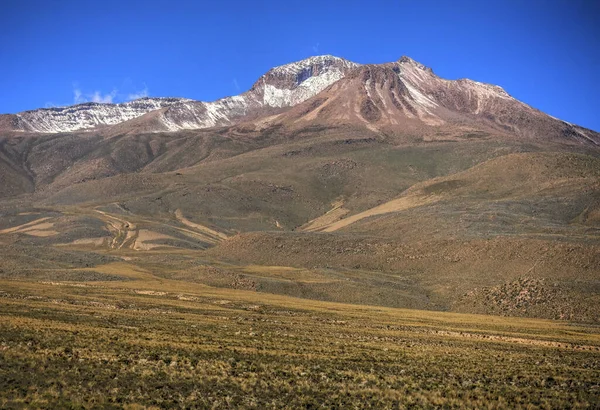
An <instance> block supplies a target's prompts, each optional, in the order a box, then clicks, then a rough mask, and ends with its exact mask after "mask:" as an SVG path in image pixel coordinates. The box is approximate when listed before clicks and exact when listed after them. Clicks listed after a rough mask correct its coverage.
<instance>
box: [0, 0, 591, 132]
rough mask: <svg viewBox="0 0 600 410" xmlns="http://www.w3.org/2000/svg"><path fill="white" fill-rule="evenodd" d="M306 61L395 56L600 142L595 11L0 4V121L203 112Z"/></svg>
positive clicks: (568, 6)
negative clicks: (120, 112)
mask: <svg viewBox="0 0 600 410" xmlns="http://www.w3.org/2000/svg"><path fill="white" fill-rule="evenodd" d="M316 54H333V55H337V56H340V57H345V58H347V59H350V60H353V61H356V62H359V63H383V62H388V61H395V60H397V59H398V58H399V57H400V56H402V55H408V56H410V57H412V58H414V59H415V60H417V61H420V62H422V63H423V64H426V65H428V66H430V67H432V68H433V70H434V71H435V72H436V73H437V74H438V75H441V76H442V77H445V78H450V79H456V78H463V77H467V78H471V79H474V80H478V81H484V82H489V83H493V84H498V85H500V86H502V87H504V88H505V89H506V90H507V91H508V92H509V93H510V94H512V95H513V96H514V97H516V98H518V99H520V100H522V101H524V102H526V103H528V104H530V105H532V106H534V107H536V108H539V109H541V110H543V111H545V112H547V113H549V114H551V115H553V116H556V117H559V118H561V119H564V120H566V121H569V122H574V123H577V124H580V125H583V126H586V127H589V128H592V129H595V130H597V131H600V104H599V96H600V1H598V0H587V1H584V0H504V1H492V0H490V1H486V0H479V1H466V0H453V1H443V0H438V1H436V0H433V1H415V0H413V1H403V0H397V1H377V0H368V1H361V2H355V1H341V0H338V1H323V2H306V1H296V2H287V1H281V0H278V1H263V2H261V1H214V2H208V1H202V0H197V1H177V0H170V1H153V0H147V1H128V0H121V1H112V0H102V1H87V0H77V1H71V0H45V1H29V0H3V1H2V11H1V15H0V90H1V91H0V112H2V113H6V112H18V111H22V110H26V109H33V108H37V107H44V106H50V105H68V104H72V103H73V102H74V101H83V100H93V99H96V100H105V101H108V100H112V101H113V102H121V101H125V100H127V99H128V98H133V97H135V96H136V95H138V96H139V95H144V94H145V93H147V94H149V95H150V96H182V97H189V98H194V99H199V100H214V99H217V98H220V97H224V96H227V95H233V94H237V93H239V92H240V91H244V90H247V89H248V88H249V87H250V86H251V85H252V83H253V82H254V81H255V80H256V79H257V78H258V77H259V76H260V75H261V74H263V73H264V72H266V71H267V70H268V69H269V68H271V67H272V66H275V65H280V64H284V63H288V62H292V61H296V60H299V59H302V58H305V57H308V56H311V55H316ZM75 93H79V94H78V95H75Z"/></svg>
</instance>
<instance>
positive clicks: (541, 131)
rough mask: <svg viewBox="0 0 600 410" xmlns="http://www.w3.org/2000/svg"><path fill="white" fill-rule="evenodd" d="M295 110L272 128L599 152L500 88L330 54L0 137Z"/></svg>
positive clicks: (168, 127) (64, 112) (213, 121)
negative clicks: (239, 82) (468, 131)
mask: <svg viewBox="0 0 600 410" xmlns="http://www.w3.org/2000/svg"><path fill="white" fill-rule="evenodd" d="M296 106H297V108H296V109H294V110H291V111H289V112H286V113H284V114H283V115H282V116H281V117H280V118H279V119H277V120H276V122H278V123H279V124H280V125H281V124H286V122H287V124H290V123H291V122H293V123H298V121H299V123H300V124H306V122H311V121H313V122H315V121H316V122H323V123H327V124H328V125H331V124H343V123H347V122H351V123H358V124H362V125H364V126H366V127H367V128H370V129H372V130H380V131H382V130H385V131H386V132H395V131H397V130H398V129H406V127H408V129H415V128H417V129H419V128H423V127H436V126H437V127H439V126H444V125H451V126H457V125H458V126H464V125H468V126H474V127H476V128H486V129H487V128H492V129H494V130H496V131H497V132H503V133H506V134H509V135H513V136H520V137H529V138H549V139H558V140H568V141H572V142H577V143H584V144H593V145H599V144H600V136H599V134H598V133H596V132H594V131H591V130H587V129H585V128H582V127H579V126H576V125H573V124H570V123H567V122H565V121H561V120H558V119H556V118H554V117H551V116H549V115H546V114H544V113H542V112H541V111H539V110H536V109H534V108H532V107H530V106H528V105H527V104H525V103H523V102H521V101H518V100H516V99H515V98H513V97H512V96H510V95H509V94H508V93H507V92H506V91H505V90H503V89H502V88H501V87H498V86H495V85H491V84H485V83H480V82H477V81H473V80H469V79H460V80H446V79H443V78H441V77H439V76H437V75H435V74H434V72H433V70H432V69H431V68H429V67H426V66H424V65H423V64H420V63H418V62H416V61H414V60H413V59H411V58H409V57H406V56H404V57H402V58H400V59H399V60H398V61H396V62H393V63H386V64H370V65H360V64H356V63H353V62H351V61H348V60H344V59H342V58H338V57H334V56H330V55H324V56H317V57H311V58H308V59H305V60H302V61H298V62H295V63H291V64H286V65H283V66H279V67H275V68H273V69H271V70H269V71H268V72H267V73H266V74H264V75H263V76H261V77H260V78H259V79H258V80H257V81H256V82H255V83H254V85H253V86H252V87H251V89H250V90H248V91H246V92H244V93H242V94H240V95H237V96H231V97H226V98H222V99H220V100H217V101H213V102H202V101H194V100H190V99H184V98H142V99H139V100H135V101H131V102H127V103H121V104H99V103H85V104H78V105H74V106H71V107H63V108H48V109H38V110H33V111H25V112H22V113H18V114H12V115H4V116H0V129H3V130H13V131H29V132H38V133H57V132H73V131H80V130H90V129H95V128H98V127H105V128H106V127H107V126H108V127H113V128H114V130H113V133H115V134H116V133H136V132H164V131H177V130H186V129H204V128H211V127H216V126H228V125H234V124H236V123H239V122H244V121H248V120H252V119H256V118H260V117H265V116H269V115H273V114H280V113H282V111H285V109H287V108H289V107H296ZM296 117H298V118H296ZM300 117H301V118H300Z"/></svg>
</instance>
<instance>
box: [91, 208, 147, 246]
mask: <svg viewBox="0 0 600 410" xmlns="http://www.w3.org/2000/svg"><path fill="white" fill-rule="evenodd" d="M95 211H96V212H98V213H99V214H101V215H102V216H103V217H104V221H105V222H106V223H107V226H108V230H109V231H111V233H113V234H114V237H113V240H112V241H111V243H110V247H111V248H113V249H122V248H123V247H124V246H125V245H127V247H133V246H134V244H135V240H136V238H137V236H138V230H137V226H136V225H135V224H134V223H132V222H129V221H127V220H125V219H121V218H117V217H116V216H114V215H109V214H107V213H106V212H104V211H99V210H97V209H95Z"/></svg>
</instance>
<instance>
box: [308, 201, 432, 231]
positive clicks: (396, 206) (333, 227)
mask: <svg viewBox="0 0 600 410" xmlns="http://www.w3.org/2000/svg"><path fill="white" fill-rule="evenodd" d="M439 199H440V198H439V197H438V196H434V195H429V196H420V195H410V196H404V197H401V198H396V199H392V200H391V201H388V202H386V203H383V204H381V205H378V206H376V207H374V208H371V209H367V210H366V211H363V212H359V213H357V214H355V215H352V216H349V217H348V218H344V219H341V220H339V221H335V222H331V223H328V224H326V225H322V226H319V227H318V228H313V229H311V230H313V231H320V232H333V231H337V230H338V229H341V228H344V227H346V226H348V225H351V224H353V223H355V222H358V221H360V220H361V219H364V218H368V217H370V216H375V215H383V214H388V213H392V212H399V211H404V210H406V209H410V208H416V207H418V206H423V205H428V204H432V203H434V202H437V201H439ZM338 209H340V208H338ZM332 211H333V210H332ZM332 211H329V212H332ZM325 216H327V214H325V215H323V217H325ZM323 217H321V218H323ZM317 219H319V218H317ZM307 228H310V227H307ZM306 230H308V229H306Z"/></svg>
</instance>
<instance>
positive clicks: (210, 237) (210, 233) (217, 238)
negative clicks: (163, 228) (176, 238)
mask: <svg viewBox="0 0 600 410" xmlns="http://www.w3.org/2000/svg"><path fill="white" fill-rule="evenodd" d="M175 217H176V218H177V220H178V221H179V222H181V223H182V224H184V225H186V226H188V227H190V228H193V229H195V230H197V231H199V232H197V233H199V234H201V236H203V237H205V240H206V242H208V243H212V244H215V243H217V242H221V241H223V240H225V239H227V235H225V234H224V233H222V232H217V231H215V230H213V229H210V228H209V227H207V226H204V225H201V224H198V223H195V222H192V221H190V220H189V219H187V218H186V217H184V216H183V213H182V212H181V209H177V210H176V211H175Z"/></svg>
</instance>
